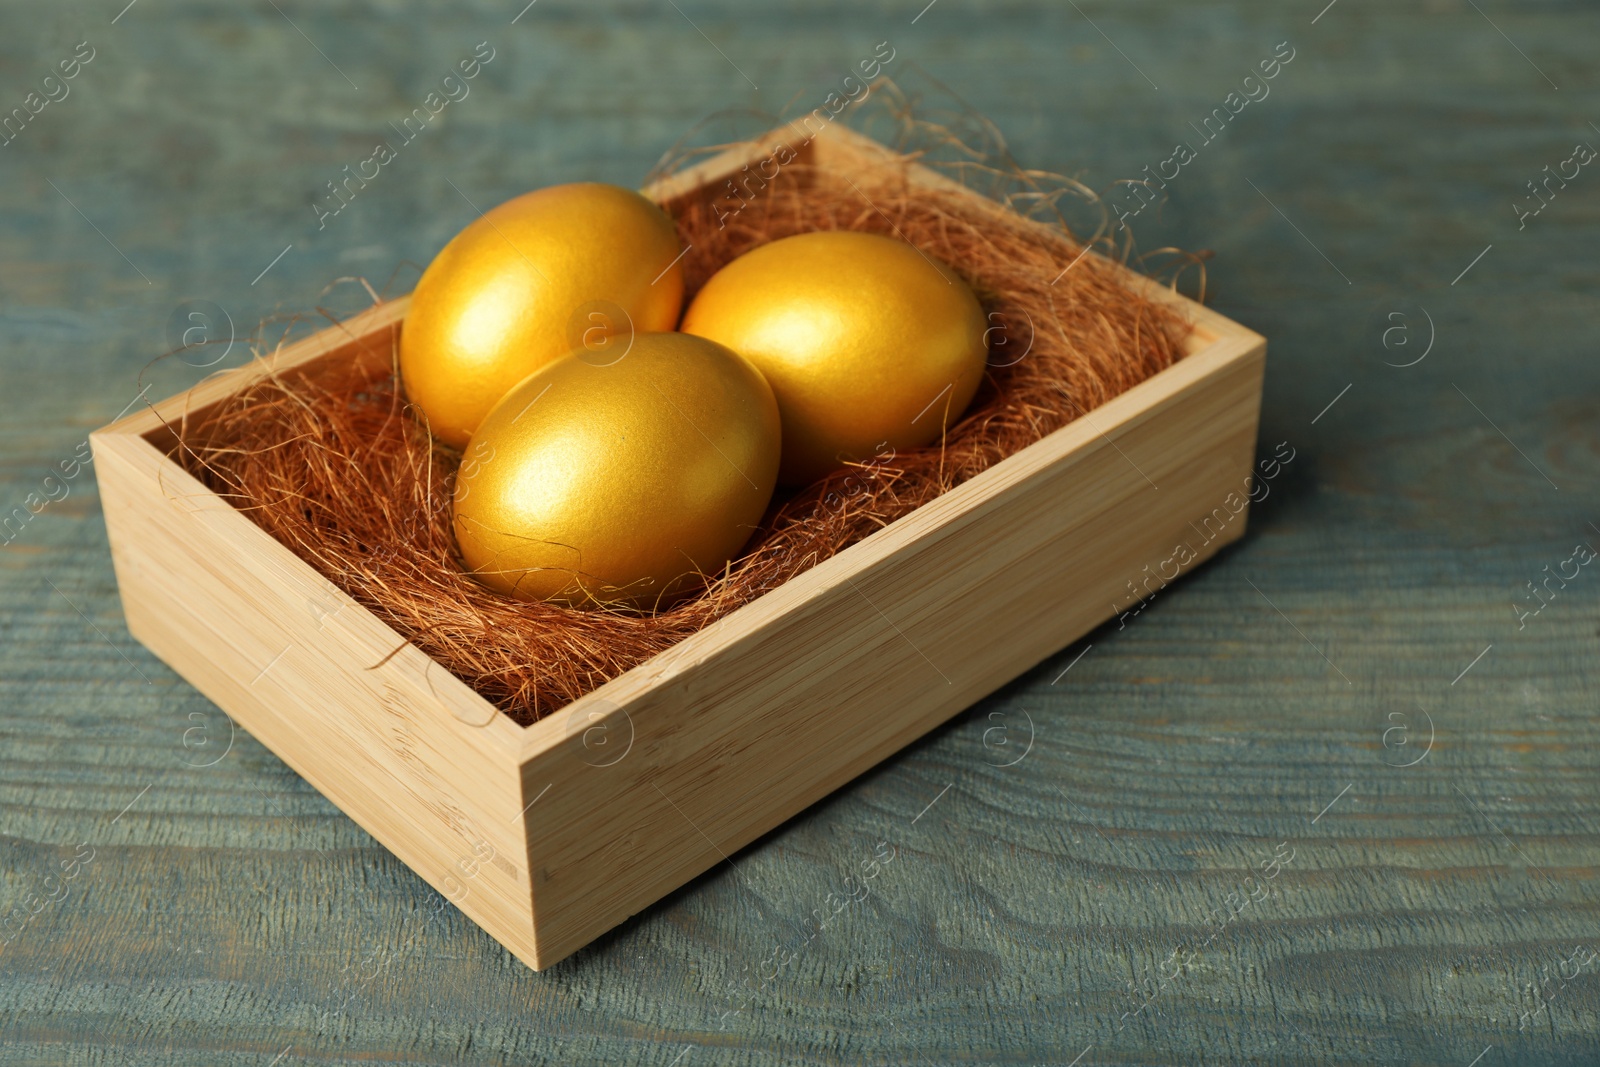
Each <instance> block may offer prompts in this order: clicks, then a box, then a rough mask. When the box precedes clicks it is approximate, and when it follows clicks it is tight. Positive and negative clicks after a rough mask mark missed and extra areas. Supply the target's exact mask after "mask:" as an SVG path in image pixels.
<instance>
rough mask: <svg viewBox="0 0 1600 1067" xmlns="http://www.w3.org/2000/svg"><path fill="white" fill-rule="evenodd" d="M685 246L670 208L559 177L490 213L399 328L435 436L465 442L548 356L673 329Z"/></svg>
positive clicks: (404, 373)
mask: <svg viewBox="0 0 1600 1067" xmlns="http://www.w3.org/2000/svg"><path fill="white" fill-rule="evenodd" d="M680 251H681V249H680V248H679V245H678V235H677V230H676V229H675V228H674V227H673V224H672V220H671V219H670V218H668V217H667V215H666V213H665V212H664V211H662V210H661V209H660V208H659V207H657V206H656V205H655V204H653V203H651V202H650V201H649V200H646V199H645V198H644V197H642V196H640V195H639V194H638V193H636V192H633V191H632V190H629V189H623V188H621V187H620V186H615V185H602V184H600V183H597V182H577V183H573V184H571V185H555V186H551V187H550V188H548V189H539V190H537V191H535V192H531V193H527V194H525V195H523V196H519V197H516V198H515V199H513V200H508V201H506V202H505V203H503V204H501V205H500V206H498V207H495V208H492V209H490V210H489V211H487V212H485V213H484V214H483V216H482V217H481V218H479V219H478V220H477V221H476V222H474V223H472V224H471V225H470V226H468V227H467V228H466V229H464V230H462V231H461V232H460V233H458V234H456V236H455V237H454V238H453V239H452V240H451V241H450V243H449V244H447V245H445V246H444V249H443V250H442V251H441V252H440V253H439V254H438V255H437V256H435V257H434V260H433V262H432V263H430V264H429V265H428V269H427V270H426V271H424V272H423V274H422V278H421V280H420V281H418V282H417V288H416V292H415V293H413V294H412V296H411V308H410V310H409V311H408V312H407V313H406V319H405V324H404V326H403V327H402V329H401V333H400V373H401V378H402V380H403V381H404V383H405V389H406V395H407V396H408V397H410V399H411V400H412V401H413V402H414V403H415V404H417V406H419V407H420V408H421V409H422V412H423V414H424V415H426V416H427V420H428V426H429V428H430V429H431V430H432V431H433V433H434V435H435V436H437V437H438V438H439V440H441V441H443V442H445V443H446V444H448V445H452V446H454V447H456V448H460V447H462V446H463V445H465V444H466V443H467V439H468V438H469V437H471V435H472V431H473V430H475V429H477V427H478V423H479V422H480V421H482V419H483V417H484V416H485V415H486V414H488V412H489V409H490V408H492V407H493V406H494V405H495V403H496V401H498V400H499V399H500V398H501V397H502V396H504V395H505V394H506V391H507V390H509V389H510V388H511V387H512V386H514V385H516V384H517V383H518V382H520V381H521V380H522V379H523V378H526V377H527V376H528V375H529V374H530V373H532V372H533V371H536V370H538V369H539V368H540V367H542V366H544V365H545V364H546V363H549V362H550V361H551V360H554V359H557V358H559V357H561V356H563V355H565V354H566V353H568V352H570V351H572V350H573V349H574V348H578V347H580V346H582V347H588V348H591V349H599V348H601V347H604V345H605V344H606V343H607V339H608V338H611V337H614V336H616V337H620V338H622V340H621V341H619V342H618V343H625V339H626V336H627V335H628V334H630V333H632V332H634V331H638V332H644V331H650V330H670V329H672V328H673V326H675V325H676V324H677V321H678V312H679V311H680V310H682V306H683V269H682V266H681V264H680V263H679V262H678V256H679V254H680Z"/></svg>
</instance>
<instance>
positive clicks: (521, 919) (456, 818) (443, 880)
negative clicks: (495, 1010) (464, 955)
mask: <svg viewBox="0 0 1600 1067" xmlns="http://www.w3.org/2000/svg"><path fill="white" fill-rule="evenodd" d="M92 440H93V443H94V449H95V462H96V466H97V470H98V472H99V478H100V486H101V498H102V502H103V505H104V508H105V516H106V525H107V529H108V530H109V532H110V536H111V543H112V546H113V557H114V559H115V561H116V571H117V581H118V587H119V589H120V591H121V595H122V600H123V605H124V610H125V612H126V614H127V619H128V628H129V630H130V632H132V633H133V635H134V636H135V637H137V638H138V639H139V640H140V641H141V642H143V643H144V644H145V645H146V646H147V647H148V648H150V649H151V650H152V651H154V652H155V653H156V654H157V655H159V656H161V657H162V658H163V659H164V660H165V661H166V662H167V663H168V664H169V665H170V666H172V668H173V669H174V670H177V671H179V672H180V673H182V674H183V675H184V677H185V678H186V679H188V680H189V681H190V682H191V683H192V684H194V685H195V686H196V687H197V688H199V689H200V690H201V691H202V692H204V693H205V694H206V695H207V696H209V697H210V698H211V699H212V700H214V701H216V702H217V704H218V705H219V706H221V707H222V708H223V709H224V710H225V711H226V712H227V713H228V714H229V715H230V716H231V717H232V718H233V719H234V720H236V721H237V722H238V723H240V724H241V725H242V726H244V727H245V728H246V729H248V730H249V731H250V732H251V734H253V735H254V736H255V737H256V738H258V739H259V740H261V741H262V742H263V743H265V744H267V745H269V746H271V748H272V750H273V751H274V752H275V753H277V754H278V755H279V756H280V757H281V758H282V759H283V760H284V761H285V762H287V763H288V764H289V765H290V766H292V767H294V768H295V770H296V771H298V772H299V773H300V774H301V775H302V776H303V777H305V778H306V779H307V780H308V781H310V782H311V783H312V784H314V785H315V786H316V787H317V788H318V789H319V790H321V791H322V792H323V794H324V795H326V796H327V797H328V798H329V799H330V800H332V801H334V802H335V803H336V804H338V805H339V807H340V808H341V809H342V810H343V811H345V812H346V813H347V814H349V815H350V816H351V817H352V818H354V819H355V820H356V821H357V822H359V823H360V824H361V825H362V827H363V828H365V829H366V830H367V831H368V832H369V833H371V834H372V835H373V836H374V837H376V838H377V839H378V840H380V841H382V842H383V843H384V844H385V846H387V847H388V848H389V849H390V850H391V851H393V852H394V853H395V854H396V855H397V856H399V857H400V858H401V859H403V860H405V861H406V863H407V864H408V865H409V866H410V867H411V868H412V869H413V870H415V871H416V872H417V873H418V874H420V875H421V876H422V877H423V878H424V879H425V880H426V881H428V882H429V883H430V884H432V885H433V886H434V887H435V888H436V889H438V890H439V891H440V892H441V893H444V894H445V895H446V896H447V897H448V898H450V899H451V901H452V903H455V904H456V905H457V906H458V907H460V908H461V909H462V910H463V911H464V912H466V913H467V914H468V915H469V916H471V917H472V918H473V919H474V921H476V922H478V923H479V924H480V925H482V926H483V927H485V928H486V929H488V930H490V931H491V932H492V933H494V935H495V936H496V937H497V938H498V939H499V940H500V941H501V942H502V943H503V944H505V945H506V946H507V947H508V948H510V949H511V950H512V951H513V952H519V953H521V954H523V955H524V956H526V957H528V958H529V959H530V960H531V958H532V943H531V938H530V936H529V935H530V930H529V928H528V922H527V919H528V881H527V867H526V863H525V857H526V852H525V849H524V844H523V839H522V834H521V817H520V815H519V808H518V805H517V803H516V796H517V776H516V772H515V767H514V764H513V762H512V758H511V757H512V753H513V751H514V745H515V742H516V740H517V737H518V734H519V733H520V731H518V730H517V729H516V727H515V726H514V725H513V724H512V723H511V722H510V720H508V719H506V718H505V716H503V715H500V714H499V713H498V712H496V711H495V709H494V708H493V707H492V706H491V705H489V704H488V703H487V702H486V701H484V700H483V699H482V698H481V697H479V696H478V695H477V694H476V693H473V692H472V691H471V690H470V689H468V688H467V687H466V686H465V685H464V684H463V683H462V682H461V681H460V680H459V679H457V678H455V677H454V676H453V675H450V674H448V673H447V672H445V671H443V670H441V669H439V668H438V666H437V665H436V664H434V663H432V662H431V661H430V660H429V659H428V658H427V657H426V656H424V655H422V653H421V652H420V651H418V650H417V649H416V648H415V646H412V645H409V644H406V643H405V642H403V641H402V640H401V638H400V637H399V636H398V635H397V634H395V633H394V632H393V631H392V630H390V629H389V627H388V626H386V625H385V624H383V623H382V622H381V621H379V620H378V619H377V618H376V617H375V616H373V615H372V614H371V613H370V612H368V611H367V610H366V609H365V608H363V607H361V606H360V605H359V604H357V603H356V602H355V601H353V600H352V599H350V597H348V596H347V595H345V594H344V593H343V592H341V591H340V590H338V589H337V588H336V587H335V586H333V585H332V583H330V582H328V581H326V580H325V579H323V578H322V577H321V576H320V575H318V574H316V572H315V571H313V570H312V569H311V568H310V567H309V566H308V565H306V564H305V563H303V562H302V561H300V560H299V559H298V558H296V557H295V556H294V555H293V554H292V553H290V552H289V551H288V549H286V548H284V547H283V546H282V545H279V544H278V543H277V542H275V541H274V540H273V539H272V538H271V537H270V536H268V535H267V534H266V533H265V532H264V531H262V530H261V529H260V528H259V527H257V526H255V524H253V523H251V522H250V521H249V520H248V519H247V518H245V517H244V516H243V515H242V514H241V513H239V512H238V511H236V510H234V509H233V508H232V507H230V506H229V505H228V504H227V503H226V502H225V501H223V500H222V499H220V498H219V497H217V496H216V495H215V494H213V493H211V492H210V491H209V490H207V489H206V488H205V487H204V486H203V485H201V484H200V483H199V482H198V481H196V480H195V479H194V478H192V477H190V476H189V475H187V474H186V473H184V472H183V471H182V470H181V469H179V468H178V467H176V465H175V464H174V463H173V462H172V461H171V460H170V459H169V458H167V457H166V456H165V455H163V454H162V453H160V452H158V451H157V450H156V449H155V448H154V447H153V446H152V445H151V444H149V443H148V442H147V441H145V440H144V438H143V437H140V436H133V435H129V434H126V433H106V432H101V433H96V434H94V435H93V436H92ZM402 646H403V647H402ZM397 650H398V651H397Z"/></svg>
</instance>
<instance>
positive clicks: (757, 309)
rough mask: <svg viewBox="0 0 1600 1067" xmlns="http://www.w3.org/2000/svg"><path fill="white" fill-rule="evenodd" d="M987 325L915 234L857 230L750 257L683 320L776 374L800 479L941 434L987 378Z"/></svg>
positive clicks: (725, 273) (791, 466)
mask: <svg viewBox="0 0 1600 1067" xmlns="http://www.w3.org/2000/svg"><path fill="white" fill-rule="evenodd" d="M985 328H986V321H985V319H984V314H983V308H982V306H981V305H980V304H979V303H978V298H977V297H976V296H975V295H974V294H973V292H972V290H971V288H970V287H968V285H967V284H966V282H964V281H963V280H962V279H961V278H959V277H957V276H956V274H955V272H954V271H952V270H951V269H950V268H949V267H947V266H945V265H943V264H940V263H936V262H935V261H933V260H932V259H930V258H928V257H927V256H925V255H923V253H922V252H920V251H919V250H917V249H916V248H915V247H913V246H912V245H909V244H907V243H906V242H904V241H898V240H894V239H893V238H888V237H879V236H877V235H874V234H867V233H851V232H844V231H828V232H818V233H804V234H799V235H797V236H795V237H786V238H784V239H782V240H779V241H774V242H772V243H771V244H767V245H762V246H761V247H759V248H757V249H755V250H753V251H751V252H747V253H745V254H744V255H742V256H740V257H739V258H738V259H736V260H734V261H733V262H732V263H729V264H728V265H727V266H725V267H723V268H722V269H721V270H720V271H718V272H717V273H716V274H714V275H712V277H711V280H710V281H708V282H707V283H706V285H705V287H704V288H703V289H701V290H700V292H699V293H698V294H697V295H696V296H695V298H694V300H692V301H691V302H690V304H689V310H688V311H686V312H685V313H684V317H683V325H682V327H681V329H682V330H683V331H684V332H685V333H692V334H696V335H698V336H700V337H708V338H710V339H711V340H713V341H717V342H720V343H721V344H724V345H727V346H728V347H729V348H731V349H733V350H734V351H735V352H738V353H739V354H740V355H742V356H744V357H745V358H746V359H748V360H750V362H752V363H754V364H755V365H756V366H757V367H758V368H759V369H760V370H761V373H762V374H764V375H765V376H766V378H767V382H768V384H770V385H771V386H772V392H773V394H774V395H776V396H777V398H778V410H779V411H780V412H781V413H782V418H783V463H782V466H781V468H780V470H779V480H780V481H782V482H783V483H785V484H787V485H801V484H804V483H806V482H810V481H814V480H815V479H817V478H819V477H821V476H822V475H824V474H826V473H828V472H829V471H831V470H834V469H836V468H838V467H840V466H841V465H843V464H844V463H847V462H851V461H855V462H865V461H868V460H870V459H871V458H872V457H873V456H874V455H877V454H879V453H880V450H882V449H884V448H894V449H901V448H914V447H916V446H918V445H925V444H928V443H929V442H931V441H936V440H938V438H939V436H940V435H941V434H942V433H943V432H944V430H945V428H946V427H948V426H949V425H951V424H952V423H954V422H955V421H956V419H957V418H958V417H959V416H960V415H961V413H962V411H963V410H965V409H966V406H967V404H968V403H969V402H970V401H971V400H972V396H973V394H974V393H976V392H977V390H978V385H979V384H980V383H981V382H982V380H983V372H984V363H985V355H986V351H987V346H986V345H985V341H984V331H985Z"/></svg>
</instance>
